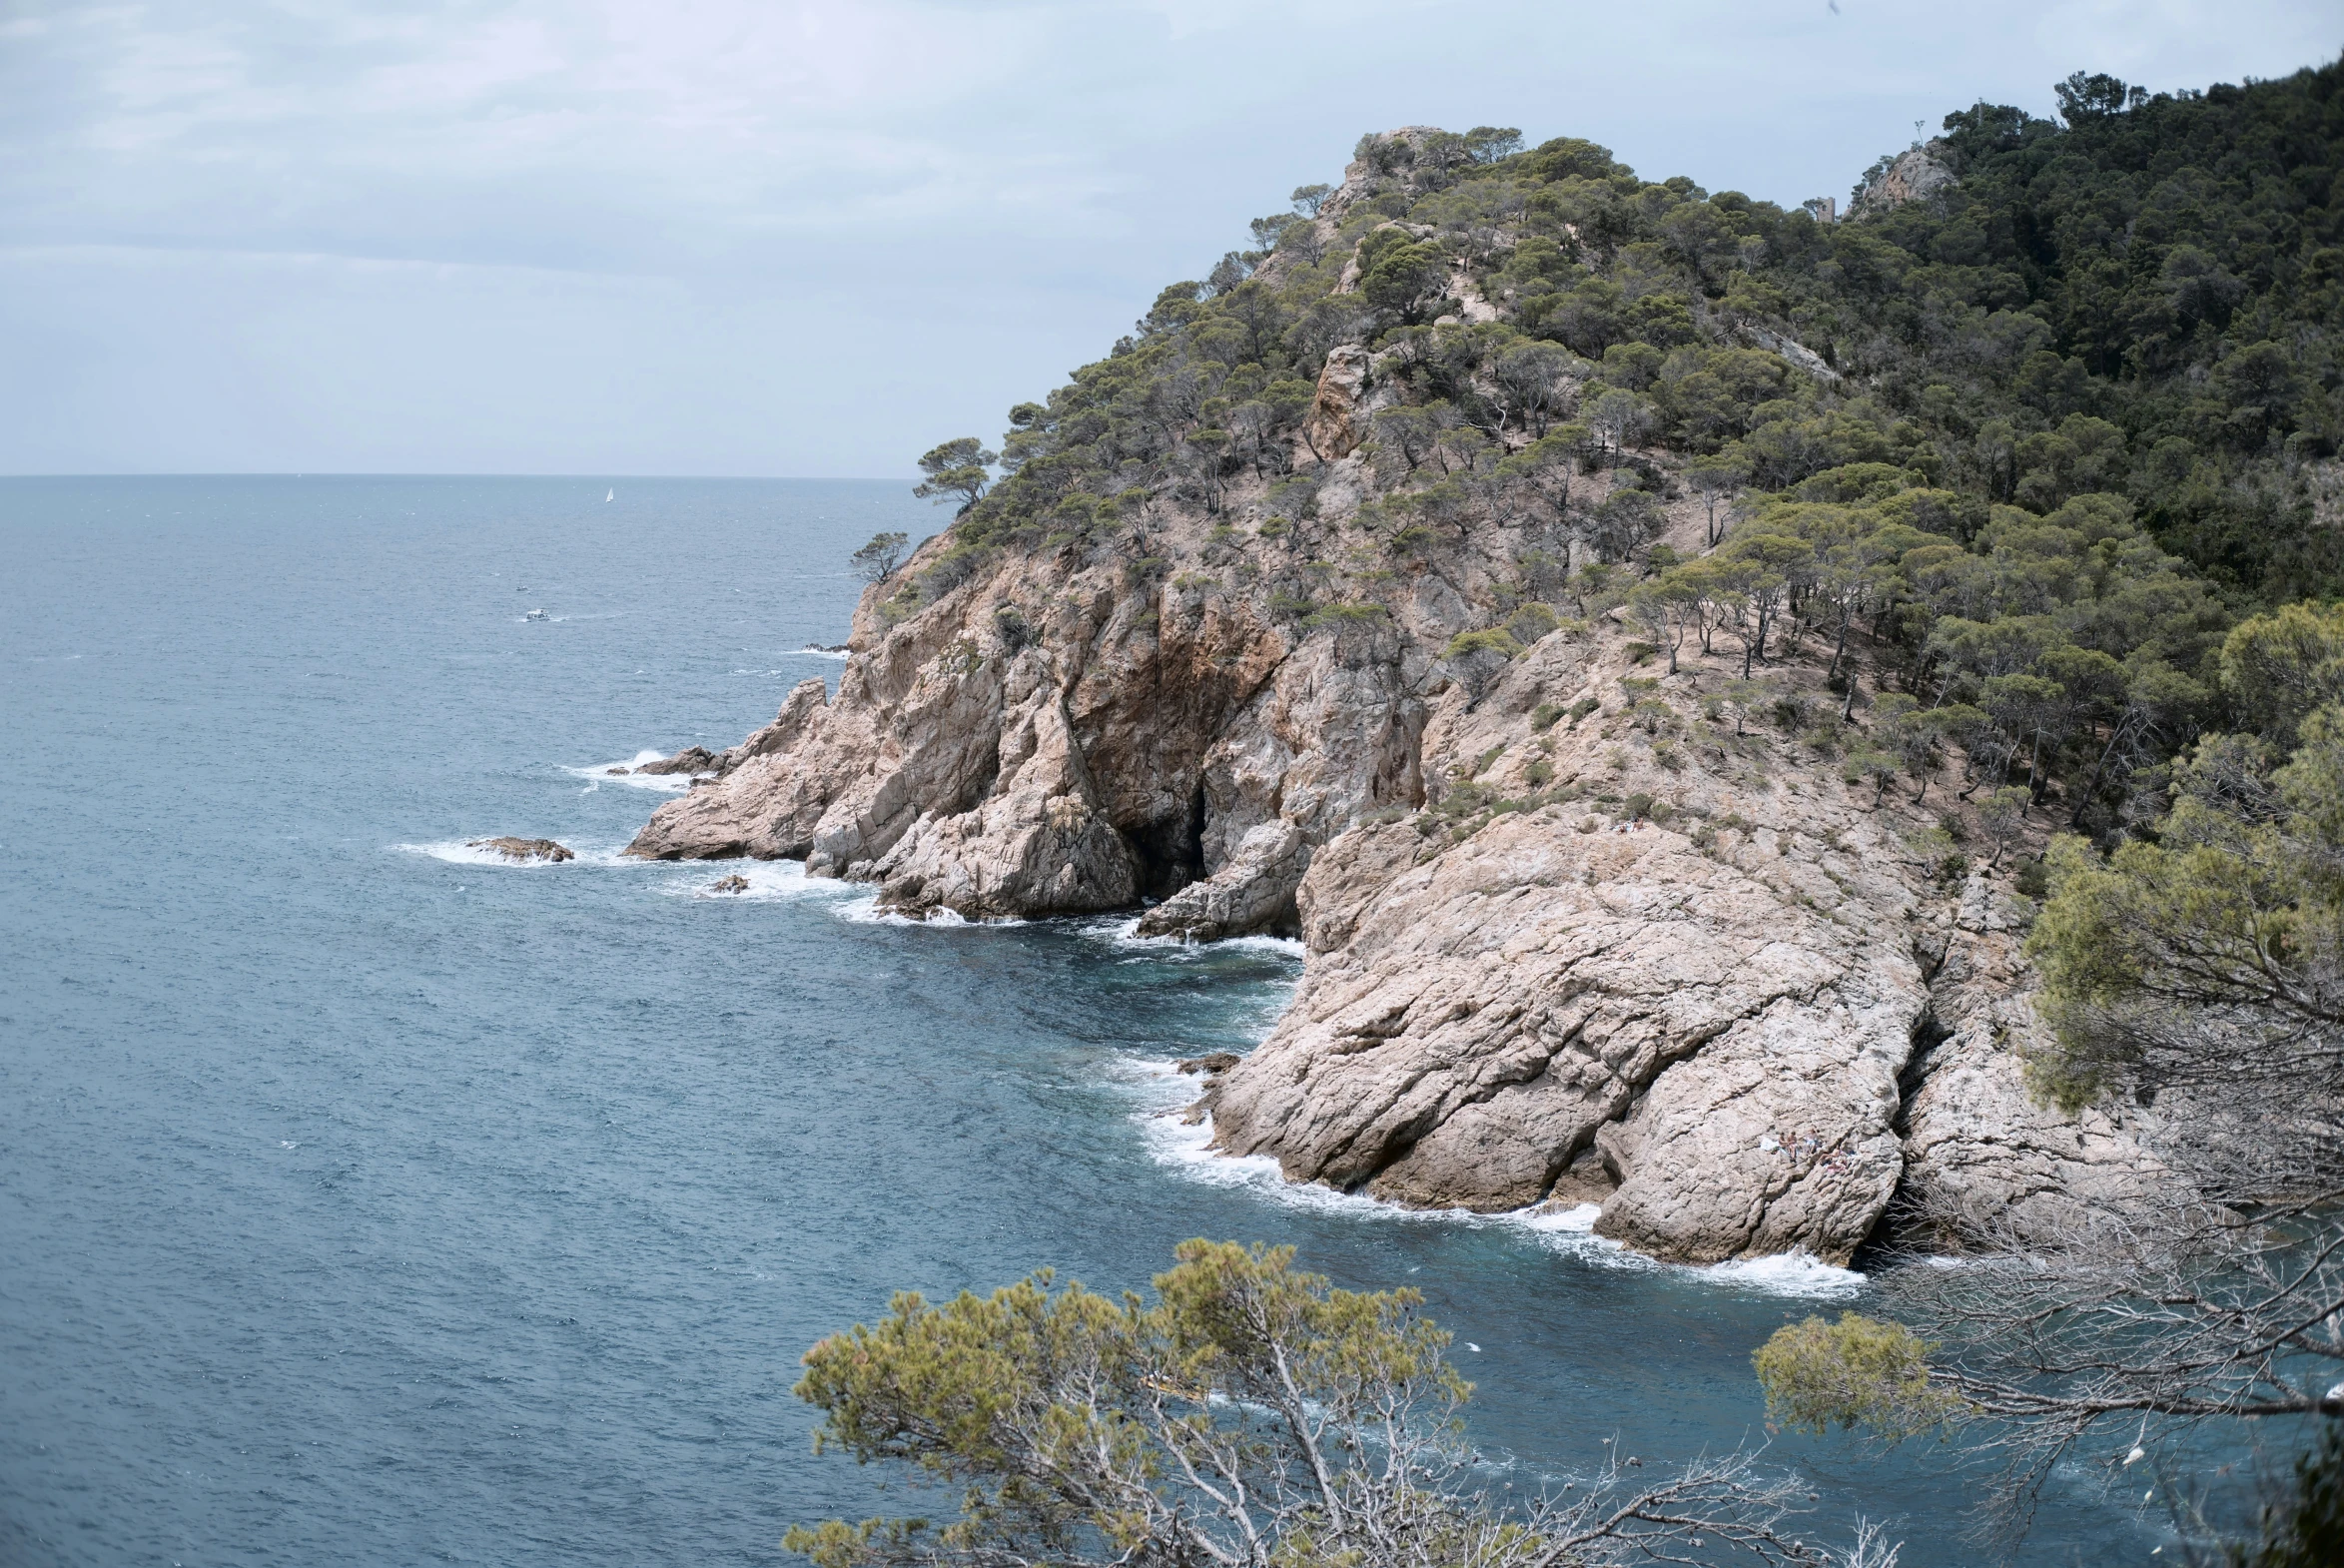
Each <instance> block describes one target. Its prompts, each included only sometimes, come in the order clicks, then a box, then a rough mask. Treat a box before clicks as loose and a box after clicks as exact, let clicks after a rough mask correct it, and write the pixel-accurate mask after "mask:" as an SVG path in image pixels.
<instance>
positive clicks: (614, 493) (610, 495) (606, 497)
mask: <svg viewBox="0 0 2344 1568" xmlns="http://www.w3.org/2000/svg"><path fill="white" fill-rule="evenodd" d="M602 498H603V499H604V500H606V501H614V500H617V499H618V491H616V490H612V491H610V492H609V493H608V494H606V495H604V496H603V497H602Z"/></svg>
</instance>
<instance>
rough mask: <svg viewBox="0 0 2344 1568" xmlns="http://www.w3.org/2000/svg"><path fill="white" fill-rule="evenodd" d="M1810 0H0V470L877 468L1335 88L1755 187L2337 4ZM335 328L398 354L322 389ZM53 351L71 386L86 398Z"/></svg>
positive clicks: (1256, 189)
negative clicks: (1832, 2) (117, 411)
mask: <svg viewBox="0 0 2344 1568" xmlns="http://www.w3.org/2000/svg"><path fill="white" fill-rule="evenodd" d="M1842 10H1843V13H1844V14H1842V15H1840V16H1833V15H1831V14H1829V13H1828V12H1827V11H1826V10H1825V8H1824V7H1823V6H1822V5H1821V3H1820V0H1816V3H1814V4H1791V3H1787V0H1786V3H1779V4H1769V5H1764V6H1753V5H1750V4H1748V3H1747V0H1736V3H1727V0H1675V3H1667V4H1661V5H1657V6H1647V7H1643V8H1621V7H1618V6H1616V5H1597V4H1594V3H1591V0H1560V3H1557V0H1486V3H1485V4H1482V5H1478V6H1475V7H1472V8H1459V7H1456V6H1453V5H1434V4H1430V3H1427V0H1340V3H1337V0H1289V3H1285V4H1276V3H1266V0H1128V3H1117V0H1093V3H1075V0H1014V3H1002V0H852V3H845V0H827V3H814V0H762V3H759V0H560V3H555V0H471V3H467V4H465V5H462V6H435V7H429V8H422V7H414V6H411V5H404V4H391V3H387V0H386V3H375V0H220V3H217V4H211V5H206V6H183V5H165V4H160V3H157V4H149V3H144V0H132V3H117V4H95V5H83V4H69V3H62V0H60V3H49V4H43V3H41V0H32V3H30V4H24V3H21V0H20V4H19V6H18V7H17V9H16V10H15V12H14V13H13V14H12V16H11V18H10V20H8V21H7V22H6V23H4V24H0V247H5V248H8V250H7V254H6V256H5V257H4V258H0V269H4V270H5V272H6V275H7V277H8V278H9V279H10V280H11V282H10V284H9V288H10V290H11V298H9V299H7V300H5V301H0V354H5V355H7V356H8V358H9V361H10V363H11V365H12V368H16V369H18V370H20V371H21V372H22V373H23V374H21V375H19V376H18V377H16V378H15V379H14V381H15V382H16V383H17V384H18V388H19V389H20V390H10V389H0V469H5V468H17V469H20V470H21V469H25V468H35V469H40V468H47V469H52V470H53V469H55V468H56V467H57V466H59V465H61V464H65V463H68V462H69V461H70V462H72V463H91V464H96V465H101V466H105V465H112V466H132V467H137V466H154V465H157V464H161V465H164V466H188V465H198V466H203V465H211V466H219V465H228V466H241V465H250V464H262V465H277V466H287V467H306V468H313V469H314V468H322V467H329V466H357V467H370V466H372V467H382V466H393V465H400V464H417V465H421V466H426V467H438V468H446V467H450V466H461V465H465V464H476V465H480V466H486V467H492V468H493V467H500V466H512V465H518V466H523V467H541V466H543V465H544V464H546V463H548V462H558V461H568V460H577V461H581V462H583V461H587V458H586V457H584V456H580V455H578V454H579V453H583V452H594V451H602V450H609V449H623V450H626V451H629V452H633V453H636V454H637V455H636V456H634V457H631V458H630V459H629V460H630V461H632V462H634V463H636V464H638V465H640V466H647V467H659V466H662V465H666V466H672V467H674V468H676V469H677V470H678V471H723V470H728V469H729V470H730V471H796V472H805V473H852V472H873V471H892V470H894V469H896V468H898V467H900V466H901V465H902V460H903V459H902V454H903V453H904V452H906V451H912V450H918V449H920V448H921V447H922V446H924V445H926V444H929V443H930V442H929V440H928V437H929V436H930V435H931V434H932V433H933V432H934V431H936V430H938V429H945V430H948V431H949V432H952V433H958V432H960V431H961V430H963V429H969V430H973V431H979V432H983V431H990V430H993V429H996V428H998V424H999V419H1000V413H999V410H1001V409H1003V408H1005V407H1007V406H1008V404H1009V403H1011V402H1013V401H1016V400H1019V399H1021V398H1025V397H1030V396H1034V395H1036V394H1039V393H1041V392H1045V391H1047V390H1048V388H1049V387H1050V386H1051V385H1053V384H1054V383H1055V382H1056V381H1057V380H1059V379H1060V378H1062V377H1063V376H1064V374H1065V373H1066V371H1067V369H1068V368H1069V367H1071V366H1073V365H1076V364H1079V363H1081V362H1083V361H1085V360H1088V359H1090V358H1093V357H1095V356H1096V355H1097V354H1098V353H1100V352H1101V351H1102V350H1103V349H1104V348H1105V346H1106V345H1107V344H1108V343H1109V342H1111V341H1112V340H1113V338H1114V336H1115V334H1116V333H1117V332H1119V331H1121V330H1123V329H1124V328H1125V327H1126V326H1127V325H1128V323H1129V322H1130V321H1131V319H1132V317H1134V316H1135V315H1137V314H1138V313H1139V312H1140V311H1141V310H1142V309H1144V308H1145V306H1146V304H1147V302H1148V301H1149V300H1150V299H1151V298H1153V297H1154V295H1155V293H1156V290H1157V289H1158V288H1159V287H1161V285H1162V284H1163V283H1164V282H1166V281H1167V280H1169V279H1172V278H1177V277H1194V276H1198V275H1200V274H1201V273H1202V272H1203V271H1204V270H1205V269H1206V268H1208V267H1209V266H1210V265H1211V263H1212V261H1213V259H1214V258H1215V257H1216V256H1217V255H1218V254H1219V253H1220V252H1221V251H1223V250H1225V249H1228V248H1230V247H1232V246H1235V245H1238V244H1241V243H1243V239H1244V224H1245V221H1246V220H1247V219H1248V218H1251V217H1253V216H1256V215H1258V214H1260V213H1263V212H1267V211H1269V210H1271V209H1273V208H1275V207H1277V206H1278V205H1280V202H1281V199H1282V197H1283V195H1284V193H1285V192H1286V191H1287V190H1289V189H1291V188H1292V187H1293V186H1295V185H1297V184H1301V183H1305V182H1309V181H1315V180H1326V179H1331V178H1334V177H1335V176H1336V174H1337V173H1338V172H1339V170H1340V168H1341V165H1342V163H1343V161H1344V159H1345V157H1346V156H1347V153H1348V150H1349V148H1350V146H1351V143H1352V141H1353V140H1354V139H1355V138H1356V137H1357V136H1358V134H1359V133H1360V132H1362V131H1365V130H1369V129H1376V128H1382V127H1388V126H1392V125H1400V124H1409V123H1431V124H1450V125H1455V126H1459V127H1463V126H1469V125H1473V124H1513V125H1519V126H1521V127H1522V128H1523V129H1524V130H1525V131H1526V132H1528V133H1529V134H1530V136H1531V137H1532V138H1533V139H1534V140H1535V139H1537V138H1541V137H1545V136H1551V135H1560V134H1572V135H1584V136H1590V137H1592V138H1594V139H1596V140H1600V141H1603V142H1605V143H1606V144H1607V145H1610V146H1612V147H1613V148H1614V150H1615V151H1616V152H1618V153H1619V154H1620V155H1621V156H1622V157H1624V158H1626V159H1627V160H1628V161H1630V162H1631V163H1633V164H1635V165H1636V166H1637V167H1639V168H1640V169H1643V170H1644V171H1645V172H1646V173H1647V174H1649V175H1653V176H1656V177H1657V176H1660V175H1666V174H1671V173H1679V172H1682V173H1688V174H1691V175H1693V176H1694V177H1695V178H1696V179H1699V180H1700V181H1701V182H1702V183H1703V184H1705V185H1708V186H1710V187H1711V188H1712V189H1723V188H1726V187H1729V186H1731V187H1736V188H1739V189H1742V190H1745V191H1747V192H1750V193H1751V194H1753V195H1756V196H1761V197H1767V198H1771V199H1774V200H1778V201H1784V202H1797V201H1799V200H1801V199H1803V198H1805V197H1808V196H1813V195H1817V194H1820V193H1825V192H1837V191H1844V190H1846V189H1847V187H1848V185H1849V184H1850V182H1851V181H1852V180H1853V179H1854V177H1855V175H1856V174H1857V172H1858V171H1860V170H1861V169H1863V168H1864V167H1865V165H1867V164H1868V163H1870V162H1871V160H1872V158H1873V157H1874V156H1875V155H1876V154H1877V153H1879V152H1880V151H1882V150H1884V149H1887V148H1891V147H1895V146H1897V145H1901V144H1902V143H1903V142H1904V141H1905V140H1907V139H1908V138H1909V137H1910V136H1911V134H1912V122H1913V120H1914V119H1915V118H1917V117H1919V118H1922V119H1923V120H1925V122H1927V123H1929V124H1934V123H1935V121H1936V119H1937V117H1938V116H1941V115H1943V114H1944V113H1946V112H1947V111H1948V110H1950V109H1953V108H1958V107H1961V106H1962V105H1965V104H1967V103H1969V102H1970V101H1972V100H1974V99H1975V98H1978V97H1981V96H1982V97H1987V98H1992V99H1995V100H1997V101H2003V102H2017V103H2020V104H2023V105H2025V106H2026V107H2029V108H2031V109H2033V110H2035V111H2036V112H2047V110H2048V109H2049V107H2050V105H2049V97H2050V94H2049V84H2050V83H2051V82H2052V81H2054V80H2056V79H2058V78H2059V77H2062V76H2064V75H2066V74H2067V72H2069V71H2071V70H2074V69H2076V68H2078V67H2079V66H2080V67H2086V68H2092V69H2102V68H2105V69H2112V70H2118V71H2119V72H2120V73H2122V74H2126V75H2128V76H2130V75H2134V74H2139V75H2141V76H2142V78H2143V79H2145V80H2148V81H2150V82H2151V84H2152V85H2157V86H2172V85H2183V84H2193V83H2198V82H2200V81H2201V80H2203V79H2207V78H2212V77H2223V76H2227V77H2232V78H2235V77H2237V76H2240V75H2244V74H2248V73H2258V74H2264V75H2275V74H2280V73H2282V72H2284V71H2286V70H2288V69H2291V68H2293V67H2294V66H2296V65H2298V64H2302V63H2305V62H2307V61H2309V60H2312V59H2315V58H2319V57H2321V56H2322V55H2323V54H2324V53H2325V52H2326V51H2328V50H2331V49H2332V48H2333V47H2334V41H2333V40H2332V39H2330V38H2329V37H2328V34H2329V33H2331V32H2332V31H2333V20H2332V15H2331V14H2330V12H2329V11H2328V9H2327V8H2326V7H2324V6H2322V5H2319V4H2314V3H2299V0H2234V3H2233V4H2231V5H2230V6H2228V7H2227V8H2225V9H2224V10H2223V11H2222V12H2220V13H2219V15H2218V16H2217V13H2216V12H2215V11H2214V10H2213V9H2212V7H2211V5H2210V4H2205V3H2199V0H2060V3H2057V4H2054V5H2053V6H2052V7H2051V8H2050V9H2049V10H2047V11H2044V10H2041V9H2039V8H2038V7H2035V6H2029V5H2026V4H2022V3H2020V0H1979V3H1977V4H1974V5H1971V6H1969V7H1966V8H1962V9H1960V10H1958V11H1948V10H1946V9H1945V8H1944V7H1938V6H1919V5H1902V4H1899V5H1891V4H1886V3H1882V0H1843V6H1842ZM134 254H144V255H145V257H146V258H147V259H146V260H145V261H144V262H143V263H139V264H136V265H134V264H133V263H132V261H131V260H130V258H131V257H133V256H134ZM69 257H78V258H80V260H79V261H74V262H69V261H67V260H66V258H69ZM378 264H381V265H380V266H378ZM418 268H420V269H424V270H422V271H417V270H415V269H418ZM432 268H437V269H440V271H438V272H431V271H429V270H428V269H432ZM370 269H376V270H373V271H370ZM385 269H388V270H385ZM560 280H569V281H568V282H562V281H560ZM289 324H298V326H295V325H289ZM387 324H388V325H387ZM576 343H594V344H598V345H599V346H600V347H599V349H598V351H597V355H596V357H595V359H594V361H593V365H594V367H595V369H594V370H593V371H591V372H590V373H589V372H583V371H573V370H572V369H571V368H570V360H569V358H568V356H569V350H568V348H567V347H566V346H567V345H570V344H576ZM404 344H415V345H426V344H427V345H429V346H430V354H431V355H432V356H435V357H438V358H439V359H443V360H444V361H445V363H446V364H447V366H448V367H449V368H450V369H449V374H448V377H447V379H446V382H445V385H444V387H442V385H441V384H440V383H439V382H438V381H436V380H435V379H434V377H433V375H432V374H430V373H429V371H428V370H427V368H426V367H425V365H424V364H423V363H422V362H420V361H418V360H417V359H416V358H415V357H414V356H412V355H409V354H407V353H406V352H405V351H404V349H403V348H402V345H404ZM354 355H356V356H359V357H361V358H362V359H363V360H364V361H365V363H366V364H367V365H369V366H372V367H376V368H378V370H379V371H380V373H381V374H379V375H378V376H377V380H376V383H375V385H378V386H398V387H401V388H404V389H406V390H407V398H406V399H405V400H404V401H402V400H401V399H400V398H398V397H391V398H389V399H387V400H386V399H382V398H378V397H376V396H375V395H374V394H373V393H372V392H367V391H366V390H365V389H362V388H349V389H343V388H341V387H340V386H339V385H338V381H337V378H338V377H342V376H345V375H348V374H351V372H350V369H349V367H350V365H351V363H352V359H351V357H352V356H354ZM207 366H212V367H222V366H232V367H234V368H235V375H234V376H233V377H232V378H229V379H228V380H225V381H223V380H219V379H217V378H214V379H212V380H209V381H208V380H207V377H208V376H209V375H210V373H209V372H207V371H206V369H205V367H207ZM547 367H561V369H560V370H559V371H558V373H556V372H553V371H549V370H546V369H545V368H547ZM776 368H785V369H776ZM392 372H395V374H391V373H392ZM110 378H111V380H110ZM579 378H583V380H582V382H580V381H579V380H578V379H579ZM604 381H608V382H610V383H612V384H613V385H614V387H615V388H616V390H615V391H613V392H611V394H610V395H608V396H604V397H599V398H590V397H583V396H582V394H579V393H578V392H576V391H575V386H576V385H599V384H601V383H602V382H604ZM573 384H574V385H573ZM49 386H70V387H73V388H78V389H87V390H88V395H87V399H86V402H74V403H73V406H75V407H83V408H85V414H84V415H77V416H76V417H86V419H87V421H88V424H87V426H86V427H84V426H78V425H71V424H70V420H69V419H68V418H67V416H66V415H64V414H61V413H59V412H58V411H57V409H56V407H54V406H51V405H50V403H52V402H54V401H55V399H50V401H49V402H44V401H43V396H44V391H43V390H44V389H45V388H46V387H49ZM492 386H493V387H501V388H504V389H506V394H505V395H504V396H502V398H501V399H500V400H499V401H497V402H495V403H494V404H493V405H491V404H489V403H486V402H482V401H481V400H480V399H478V398H476V397H474V396H473V395H472V394H471V393H470V392H466V391H464V389H465V388H467V387H471V388H482V387H492ZM163 389H169V390H170V391H168V392H166V391H163ZM76 395H77V396H79V395H80V394H79V393H76ZM68 401H71V399H68ZM752 404H754V405H752ZM109 406H117V407H120V406H136V407H138V408H140V409H141V410H142V413H141V417H140V418H139V419H138V420H137V421H135V422H132V421H124V420H120V419H116V420H113V421H112V422H111V423H109V422H108V420H107V416H106V409H107V408H108V407H109ZM458 407H460V408H461V409H463V410H464V411H463V414H462V416H461V417H460V418H457V417H454V416H452V415H448V416H443V411H444V410H447V409H451V408H458ZM337 410H339V411H337ZM499 440H501V441H502V442H503V445H502V446H499V445H498V444H497V442H498V441H499ZM207 442H210V443H212V444H211V445H210V446H207V444H206V443H207ZM207 450H214V451H215V452H216V456H215V460H214V461H213V462H211V463H209V464H206V463H204V462H203V461H202V458H203V454H204V453H205V452H206V451H207ZM499 451H502V452H503V453H504V454H505V455H503V456H501V457H500V456H498V452H499ZM435 452H436V453H438V455H436V456H434V455H433V453H435ZM662 452H665V453H666V455H665V457H661V456H660V453H662ZM599 462H600V459H598V458H597V459H594V462H593V463H589V465H590V466H591V465H596V464H599Z"/></svg>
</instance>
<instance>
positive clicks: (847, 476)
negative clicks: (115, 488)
mask: <svg viewBox="0 0 2344 1568" xmlns="http://www.w3.org/2000/svg"><path fill="white" fill-rule="evenodd" d="M11 479H577V480H581V481H591V482H593V483H597V484H616V483H617V482H618V481H619V480H621V479H624V480H626V481H628V482H629V483H636V482H640V481H644V480H667V481H672V480H677V479H711V480H714V479H723V480H757V481H762V482H769V483H792V484H895V483H899V482H900V483H913V482H916V478H915V476H914V475H912V474H863V473H593V472H583V471H581V472H576V473H526V472H501V471H479V472H469V473H466V472H458V471H455V470H448V471H445V472H440V471H435V470H434V471H422V470H393V469H366V468H203V469H175V470H158V471H154V472H144V471H142V472H133V473H119V472H118V473H67V472H56V473H0V483H5V482H7V481H8V480H11Z"/></svg>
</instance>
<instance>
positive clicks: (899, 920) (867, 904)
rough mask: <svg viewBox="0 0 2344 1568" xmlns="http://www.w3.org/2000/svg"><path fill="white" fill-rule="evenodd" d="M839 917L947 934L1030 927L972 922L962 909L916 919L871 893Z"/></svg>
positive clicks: (1019, 923)
mask: <svg viewBox="0 0 2344 1568" xmlns="http://www.w3.org/2000/svg"><path fill="white" fill-rule="evenodd" d="M838 918H839V919H841V920H851V921H853V922H854V923H855V924H856V925H858V926H924V927H927V928H928V929H930V930H936V929H939V928H941V929H943V930H947V931H950V930H955V929H967V930H985V931H995V930H999V929H1000V928H1002V927H1004V926H1023V925H1028V924H1030V922H1027V921H1023V920H970V919H968V918H967V917H965V916H963V915H962V914H961V913H960V912H959V911H958V910H951V909H936V910H931V911H929V913H928V918H927V919H926V920H915V919H913V918H912V917H911V916H909V915H907V914H905V913H904V912H903V911H901V910H895V909H881V908H880V907H879V895H878V894H876V893H872V894H868V895H866V896H865V897H862V898H859V899H856V900H854V901H853V902H851V903H845V904H841V905H839V906H838Z"/></svg>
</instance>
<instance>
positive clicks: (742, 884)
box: [708, 871, 749, 893]
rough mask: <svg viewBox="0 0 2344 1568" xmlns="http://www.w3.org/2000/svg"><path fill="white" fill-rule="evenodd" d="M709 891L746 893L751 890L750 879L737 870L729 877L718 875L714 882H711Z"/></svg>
mask: <svg viewBox="0 0 2344 1568" xmlns="http://www.w3.org/2000/svg"><path fill="white" fill-rule="evenodd" d="M708 891H709V892H711V893H746V892H748V891H749V879H748V878H747V877H744V876H742V875H741V874H740V873H739V872H737V871H736V872H734V873H733V874H732V875H731V876H729V877H718V878H717V879H716V880H715V881H714V882H711V883H709V884H708Z"/></svg>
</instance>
